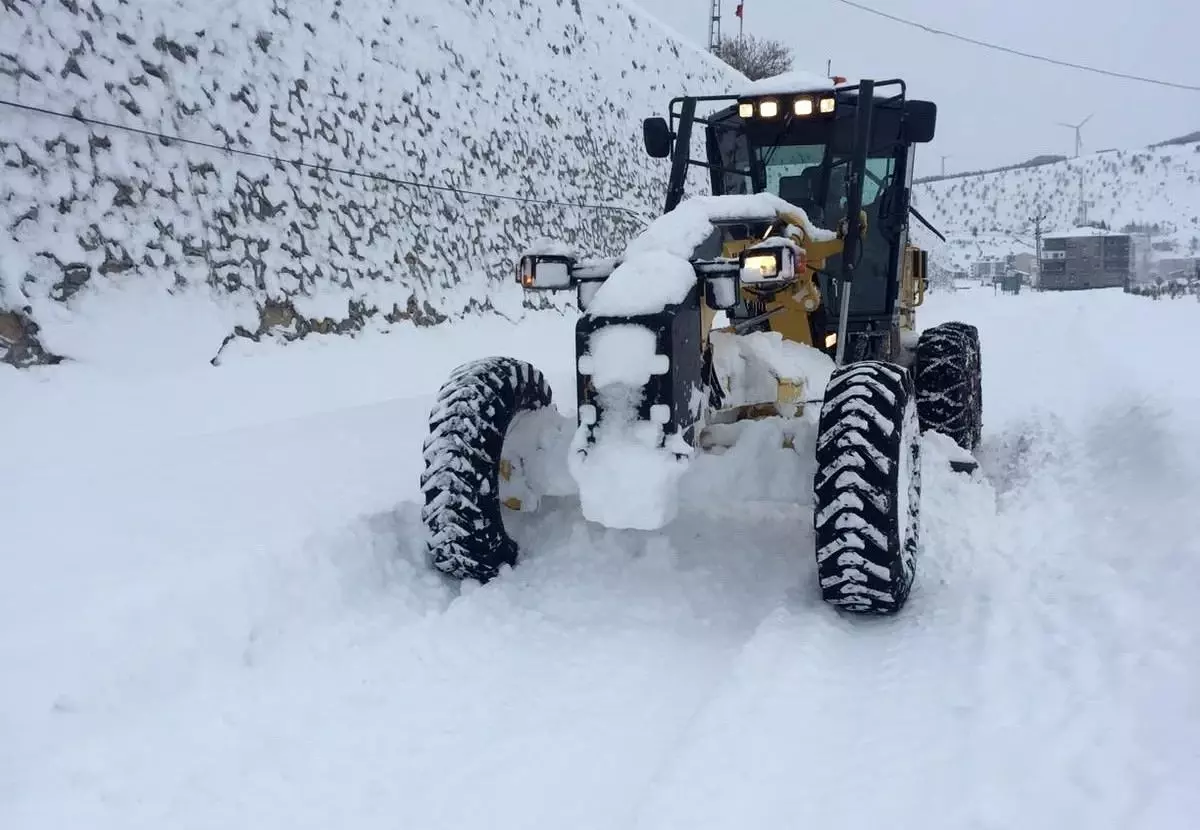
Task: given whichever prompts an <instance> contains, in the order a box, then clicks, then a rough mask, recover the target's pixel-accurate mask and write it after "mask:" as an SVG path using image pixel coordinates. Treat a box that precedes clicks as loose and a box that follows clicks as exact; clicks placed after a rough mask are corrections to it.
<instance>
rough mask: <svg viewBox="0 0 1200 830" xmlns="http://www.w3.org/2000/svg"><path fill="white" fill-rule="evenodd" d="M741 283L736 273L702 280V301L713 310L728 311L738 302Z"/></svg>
mask: <svg viewBox="0 0 1200 830" xmlns="http://www.w3.org/2000/svg"><path fill="white" fill-rule="evenodd" d="M741 287H742V286H741V283H740V281H739V280H738V277H737V275H736V274H735V275H733V276H731V277H709V278H708V279H706V280H705V281H704V303H705V305H707V306H708V307H709V308H711V309H713V310H714V311H728V310H729V309H731V308H733V307H734V306H735V305H737V304H738V295H739V294H741V290H740V289H741Z"/></svg>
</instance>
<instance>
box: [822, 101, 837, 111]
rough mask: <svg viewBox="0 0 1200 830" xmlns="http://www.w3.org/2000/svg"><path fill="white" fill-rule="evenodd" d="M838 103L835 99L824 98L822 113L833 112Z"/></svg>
mask: <svg viewBox="0 0 1200 830" xmlns="http://www.w3.org/2000/svg"><path fill="white" fill-rule="evenodd" d="M836 103H837V102H836V100H835V99H833V98H822V99H821V112H824V113H830V112H833V108H834V106H835V105H836Z"/></svg>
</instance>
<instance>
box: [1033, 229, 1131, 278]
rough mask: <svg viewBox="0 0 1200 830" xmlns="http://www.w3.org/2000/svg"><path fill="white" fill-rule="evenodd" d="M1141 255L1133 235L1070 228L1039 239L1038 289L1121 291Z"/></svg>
mask: <svg viewBox="0 0 1200 830" xmlns="http://www.w3.org/2000/svg"><path fill="white" fill-rule="evenodd" d="M1139 255H1140V251H1139V245H1138V243H1137V242H1135V240H1134V237H1133V235H1131V234H1127V233H1115V232H1113V231H1106V230H1103V229H1101V228H1089V227H1082V228H1073V229H1072V230H1069V231H1062V232H1059V233H1048V234H1046V235H1045V236H1043V237H1042V258H1041V262H1040V263H1039V265H1040V268H1039V269H1038V270H1039V272H1040V274H1039V280H1038V287H1039V288H1040V289H1041V290H1042V291H1074V290H1080V289H1087V288H1122V287H1124V286H1125V285H1126V283H1128V282H1129V281H1130V280H1132V279H1133V277H1134V274H1135V273H1136V271H1137V262H1138V257H1139Z"/></svg>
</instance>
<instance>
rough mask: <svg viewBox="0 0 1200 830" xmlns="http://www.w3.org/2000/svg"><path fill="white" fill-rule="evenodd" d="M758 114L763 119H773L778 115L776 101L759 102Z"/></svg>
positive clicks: (777, 103)
mask: <svg viewBox="0 0 1200 830" xmlns="http://www.w3.org/2000/svg"><path fill="white" fill-rule="evenodd" d="M758 114H759V115H761V116H762V117H763V118H774V117H775V116H777V115H779V102H778V101H760V102H759V103H758Z"/></svg>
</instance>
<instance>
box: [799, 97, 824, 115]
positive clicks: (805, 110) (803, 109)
mask: <svg viewBox="0 0 1200 830" xmlns="http://www.w3.org/2000/svg"><path fill="white" fill-rule="evenodd" d="M792 109H793V110H794V111H795V113H796V115H812V112H813V102H812V98H797V99H796V101H795V103H793V104H792ZM822 112H824V110H822Z"/></svg>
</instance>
